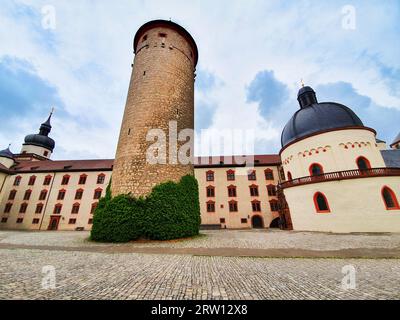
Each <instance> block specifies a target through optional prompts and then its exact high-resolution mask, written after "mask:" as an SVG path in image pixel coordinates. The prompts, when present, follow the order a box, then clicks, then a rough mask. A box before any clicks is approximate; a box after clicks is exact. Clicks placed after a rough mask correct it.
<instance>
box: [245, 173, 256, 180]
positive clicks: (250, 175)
mask: <svg viewBox="0 0 400 320" xmlns="http://www.w3.org/2000/svg"><path fill="white" fill-rule="evenodd" d="M247 179H248V180H249V181H256V180H257V173H256V170H250V171H249V172H248V173H247Z"/></svg>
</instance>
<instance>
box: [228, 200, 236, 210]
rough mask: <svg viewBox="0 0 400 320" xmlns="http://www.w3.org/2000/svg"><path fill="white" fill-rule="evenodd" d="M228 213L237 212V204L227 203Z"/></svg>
mask: <svg viewBox="0 0 400 320" xmlns="http://www.w3.org/2000/svg"><path fill="white" fill-rule="evenodd" d="M229 212H238V204H237V202H236V201H232V202H229Z"/></svg>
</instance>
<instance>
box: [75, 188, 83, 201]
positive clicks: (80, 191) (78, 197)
mask: <svg viewBox="0 0 400 320" xmlns="http://www.w3.org/2000/svg"><path fill="white" fill-rule="evenodd" d="M83 192H84V190H83V189H78V190H76V192H75V200H82V198H83Z"/></svg>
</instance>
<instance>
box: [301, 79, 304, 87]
mask: <svg viewBox="0 0 400 320" xmlns="http://www.w3.org/2000/svg"><path fill="white" fill-rule="evenodd" d="M301 87H302V88H304V81H303V79H301Z"/></svg>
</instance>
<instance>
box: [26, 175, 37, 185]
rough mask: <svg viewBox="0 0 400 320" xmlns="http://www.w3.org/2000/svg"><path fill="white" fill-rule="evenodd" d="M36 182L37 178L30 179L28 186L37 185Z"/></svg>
mask: <svg viewBox="0 0 400 320" xmlns="http://www.w3.org/2000/svg"><path fill="white" fill-rule="evenodd" d="M35 181H36V177H35V176H32V177H30V178H29V182H28V185H29V186H33V185H34V184H35Z"/></svg>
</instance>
